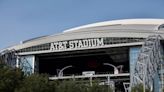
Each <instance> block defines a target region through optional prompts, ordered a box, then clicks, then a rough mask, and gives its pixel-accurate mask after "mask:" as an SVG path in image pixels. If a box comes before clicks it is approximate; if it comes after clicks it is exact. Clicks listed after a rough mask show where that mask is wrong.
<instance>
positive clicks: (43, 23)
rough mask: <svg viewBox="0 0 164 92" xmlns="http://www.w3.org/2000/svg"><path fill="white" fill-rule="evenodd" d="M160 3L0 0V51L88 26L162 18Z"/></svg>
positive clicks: (162, 3) (157, 0) (154, 0)
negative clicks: (135, 19)
mask: <svg viewBox="0 0 164 92" xmlns="http://www.w3.org/2000/svg"><path fill="white" fill-rule="evenodd" d="M163 9H164V0H0V49H2V48H5V47H8V46H12V45H15V44H18V43H19V42H20V41H23V40H27V39H30V38H34V37H38V36H43V35H52V34H57V33H60V32H62V31H64V30H66V29H69V28H72V27H77V26H81V25H85V24H89V23H95V22H102V21H109V20H117V19H130V18H164V10H163Z"/></svg>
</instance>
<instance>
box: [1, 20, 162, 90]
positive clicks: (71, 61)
mask: <svg viewBox="0 0 164 92" xmlns="http://www.w3.org/2000/svg"><path fill="white" fill-rule="evenodd" d="M163 38H164V19H125V20H114V21H106V22H100V23H94V24H88V25H84V26H80V27H76V28H72V29H68V30H65V31H63V32H62V33H59V34H55V35H50V36H43V37H38V38H33V39H29V40H26V41H22V42H21V43H20V44H18V45H15V46H12V47H9V48H6V49H4V50H2V51H1V55H2V56H3V57H4V58H5V60H6V61H5V62H6V63H7V64H9V65H11V66H13V67H14V66H16V67H19V68H22V70H23V71H24V72H25V73H26V74H32V73H35V72H37V73H48V74H50V75H51V76H52V77H50V79H51V80H55V79H61V80H63V79H69V78H77V79H78V78H89V79H91V80H92V78H93V79H94V78H101V79H103V82H102V84H104V85H105V84H108V85H109V84H110V83H111V85H114V87H115V88H116V89H117V88H119V89H121V90H124V91H127V90H130V87H129V86H131V87H132V86H134V85H136V84H139V83H142V84H143V85H144V88H145V89H146V88H149V89H151V90H153V91H154V92H157V91H160V90H159V89H162V87H163V86H162V84H163V82H162V81H161V80H162V79H163V72H162V69H163V68H162V66H163V63H162V61H163V59H162V57H163ZM157 53H158V54H157ZM151 55H152V56H151ZM145 67H146V68H145ZM140 71H142V72H140ZM146 76H150V77H148V78H147V77H146ZM105 78H106V80H105V81H104V79H105ZM156 79H158V81H159V82H157V83H156V82H153V81H155V80H156ZM150 80H151V81H152V82H148V81H150ZM154 84H156V85H157V84H158V86H154ZM126 85H128V87H126Z"/></svg>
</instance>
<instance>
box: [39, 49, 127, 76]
mask: <svg viewBox="0 0 164 92" xmlns="http://www.w3.org/2000/svg"><path fill="white" fill-rule="evenodd" d="M128 53H129V50H128V47H123V48H109V49H93V50H82V51H71V52H60V53H51V54H41V55H38V56H37V57H38V59H39V73H48V74H50V75H56V76H70V75H82V74H83V73H85V72H87V71H92V72H93V73H94V74H118V73H127V72H129V61H128V60H129V54H128Z"/></svg>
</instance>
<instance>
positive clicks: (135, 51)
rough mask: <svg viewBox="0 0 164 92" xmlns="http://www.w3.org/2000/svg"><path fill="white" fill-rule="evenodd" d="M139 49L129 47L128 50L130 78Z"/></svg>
mask: <svg viewBox="0 0 164 92" xmlns="http://www.w3.org/2000/svg"><path fill="white" fill-rule="evenodd" d="M140 48H141V47H131V48H130V49H129V60H130V62H129V63H130V76H132V74H133V73H134V67H135V63H136V62H137V58H138V54H139V52H140ZM130 81H132V77H130Z"/></svg>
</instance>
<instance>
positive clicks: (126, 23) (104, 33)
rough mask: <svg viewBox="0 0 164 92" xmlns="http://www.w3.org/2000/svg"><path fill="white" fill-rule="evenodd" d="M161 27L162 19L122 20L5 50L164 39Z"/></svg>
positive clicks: (64, 32) (90, 25) (92, 25)
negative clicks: (157, 36)
mask: <svg viewBox="0 0 164 92" xmlns="http://www.w3.org/2000/svg"><path fill="white" fill-rule="evenodd" d="M163 25H164V19H124V20H114V21H105V22H99V23H93V24H88V25H84V26H80V27H76V28H72V29H68V30H65V31H63V32H62V33H60V34H56V35H50V36H43V37H38V38H33V39H30V40H26V41H23V42H22V43H20V44H18V45H15V46H12V47H9V48H6V49H8V50H11V49H15V50H19V49H23V48H28V47H32V46H38V45H41V44H46V43H51V42H57V41H65V40H74V39H87V38H100V37H115V38H117V37H121V38H147V37H148V36H149V35H152V34H160V35H161V36H162V37H164V26H163ZM6 49H5V50H6Z"/></svg>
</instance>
